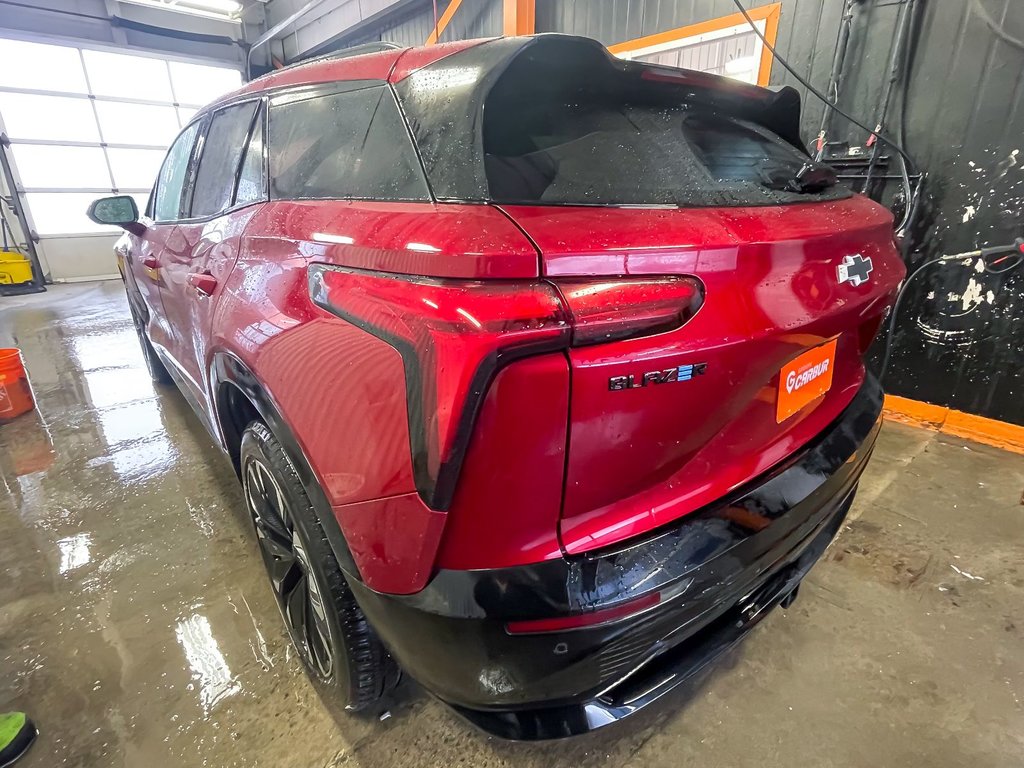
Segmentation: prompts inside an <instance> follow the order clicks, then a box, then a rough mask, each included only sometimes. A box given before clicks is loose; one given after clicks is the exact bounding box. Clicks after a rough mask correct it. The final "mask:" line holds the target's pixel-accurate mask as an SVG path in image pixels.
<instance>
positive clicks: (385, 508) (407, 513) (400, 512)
mask: <svg viewBox="0 0 1024 768" xmlns="http://www.w3.org/2000/svg"><path fill="white" fill-rule="evenodd" d="M334 515H335V517H337V518H338V522H339V523H340V524H341V529H342V530H343V531H344V532H345V538H346V539H347V541H348V546H349V549H350V550H351V551H352V557H353V558H354V559H355V561H356V565H357V566H358V567H359V572H360V573H361V574H362V576H363V579H364V581H365V582H366V584H367V585H368V586H370V587H371V588H372V589H374V590H376V591H377V592H390V593H392V594H406V593H410V592H417V591H419V590H420V589H422V588H423V586H424V585H425V584H426V583H427V580H428V579H429V578H430V575H431V573H432V572H433V568H434V557H435V555H436V553H437V547H438V542H439V541H440V539H441V532H442V531H443V530H444V524H445V513H444V512H436V511H434V510H432V509H429V508H428V507H426V506H425V505H424V504H423V502H422V500H421V499H420V497H419V495H418V494H415V493H407V494H404V495H402V496H391V497H388V498H385V499H374V500H372V501H363V502H358V503H355V504H347V505H345V506H341V507H335V508H334Z"/></svg>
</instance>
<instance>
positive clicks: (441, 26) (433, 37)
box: [424, 0, 462, 45]
mask: <svg viewBox="0 0 1024 768" xmlns="http://www.w3.org/2000/svg"><path fill="white" fill-rule="evenodd" d="M460 5H462V0H452V1H451V2H450V3H448V7H447V8H445V9H444V13H442V14H441V18H439V19H438V20H437V26H436V27H435V28H434V31H433V32H431V33H430V35H429V36H428V37H427V42H426V43H424V45H433V44H434V43H436V42H437V40H438V38H440V37H441V33H442V32H444V30H445V28H446V27H447V26H448V22H450V21H451V20H452V16H454V15H455V12H456V11H457V10H459V6H460Z"/></svg>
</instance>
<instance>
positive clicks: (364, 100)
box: [90, 35, 904, 738]
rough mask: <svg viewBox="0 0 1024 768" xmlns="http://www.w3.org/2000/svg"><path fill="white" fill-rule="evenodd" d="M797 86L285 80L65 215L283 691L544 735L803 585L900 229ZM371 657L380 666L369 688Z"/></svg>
mask: <svg viewBox="0 0 1024 768" xmlns="http://www.w3.org/2000/svg"><path fill="white" fill-rule="evenodd" d="M799 117H800V102H799V97H798V96H797V94H796V92H795V91H793V90H792V89H789V88H783V89H782V90H780V91H777V92H774V91H770V90H767V89H763V88H758V87H754V86H749V85H744V84H741V83H738V82H735V81H732V80H728V79H724V78H721V77H717V76H713V75H708V74H703V73H699V72H691V71H686V70H680V69H673V68H667V67H663V66H658V65H654V64H647V63H640V62H625V61H620V60H618V59H616V58H613V57H612V56H610V55H609V54H608V52H607V51H606V50H605V49H604V48H602V47H601V46H600V45H598V44H597V43H595V42H593V41H591V40H587V39H584V38H578V37H570V36H564V35H542V36H537V37H525V38H509V39H496V40H487V41H479V40H475V41H466V42H459V43H452V44H447V45H437V46H433V47H427V48H413V49H398V48H393V47H391V46H387V45H378V46H376V47H375V49H373V50H367V49H365V48H364V49H357V50H349V51H345V52H342V53H340V54H336V55H331V56H327V57H323V58H321V59H317V60H313V61H310V62H307V63H303V64H300V65H296V66H291V67H287V68H285V69H282V70H279V71H276V72H274V73H272V74H269V75H267V76H265V77H262V78H260V79H259V80H256V81H254V82H251V83H249V84H248V85H246V86H244V87H243V88H242V89H240V90H239V91H237V92H236V93H234V94H231V95H230V96H227V97H225V98H223V99H221V100H220V101H218V102H217V103H215V104H212V105H210V106H209V107H207V108H206V109H204V110H203V111H202V112H200V113H199V114H198V115H197V116H196V118H195V119H194V120H193V121H192V122H191V123H190V124H189V125H188V127H187V128H185V129H184V130H183V131H182V133H181V135H180V136H178V138H177V140H176V141H175V142H174V144H173V145H172V147H171V149H170V151H169V152H168V155H167V159H166V161H165V162H164V165H163V168H162V170H161V172H160V176H159V178H158V180H157V182H156V186H155V188H154V190H153V193H152V195H151V197H150V200H149V204H148V206H147V209H146V211H145V213H144V214H143V215H140V214H139V213H138V211H137V210H136V207H135V203H134V202H133V201H132V200H131V198H127V197H113V198H105V199H103V200H99V201H97V202H96V203H94V204H93V206H92V208H91V209H90V213H91V215H92V217H93V218H94V220H96V221H100V222H103V223H107V224H117V225H120V226H122V227H124V229H125V230H127V233H126V235H125V236H124V237H123V238H122V239H121V241H120V242H119V244H118V246H117V255H118V258H119V264H120V268H121V272H122V274H123V276H124V280H125V283H126V286H127V291H128V298H129V305H130V307H131V312H132V315H133V317H134V319H135V323H136V327H137V328H138V331H139V339H140V342H141V344H142V348H143V351H144V353H145V357H146V360H147V362H148V364H149V367H150V370H151V372H152V374H153V376H154V378H156V379H157V380H161V381H163V380H171V379H173V380H174V381H175V382H176V383H177V384H178V386H179V387H180V388H181V390H182V392H183V393H184V394H185V396H186V397H187V398H188V399H189V400H190V401H191V403H192V404H193V405H194V406H195V409H196V411H197V412H198V414H199V416H200V418H201V419H202V420H203V421H204V422H205V424H206V426H207V427H208V429H209V430H210V432H211V433H212V434H213V435H214V437H215V438H216V440H217V441H218V443H219V444H220V446H221V447H222V448H223V450H224V451H225V453H226V454H227V455H228V457H230V459H231V461H232V462H233V463H234V467H235V470H236V471H237V473H238V475H239V478H240V479H241V482H242V486H243V489H244V497H245V501H246V504H247V505H248V508H249V511H250V512H251V513H252V516H253V518H254V520H255V525H256V532H257V535H258V538H259V543H260V546H261V548H262V555H263V559H264V561H265V563H266V567H267V570H268V572H269V575H270V579H271V583H272V585H273V589H274V591H275V594H276V596H277V599H278V602H279V603H280V607H281V611H282V613H283V615H284V618H285V621H286V622H287V624H288V628H289V630H290V632H291V635H292V638H293V639H294V641H295V644H296V646H297V647H298V649H299V651H300V653H301V655H302V658H303V659H304V661H305V663H306V666H307V668H308V670H309V674H310V676H311V678H312V679H313V680H314V682H315V683H316V684H317V685H318V686H319V687H320V688H321V690H324V691H328V692H330V693H331V694H332V695H333V696H335V697H340V698H341V700H343V701H344V702H345V703H346V704H347V706H349V707H350V708H352V709H358V708H361V707H365V706H366V705H368V704H370V703H371V702H373V701H375V700H376V699H377V698H378V697H380V696H381V695H382V693H384V692H385V691H386V690H387V689H388V688H389V687H390V686H391V685H392V684H393V683H394V681H395V680H396V678H397V670H398V667H399V666H400V667H401V668H402V669H404V670H406V671H407V672H408V673H409V674H410V675H412V677H414V678H415V679H416V680H418V681H419V682H420V683H421V684H422V685H423V686H424V687H425V688H427V689H428V690H430V691H431V692H433V693H434V694H436V695H437V696H438V697H439V698H441V699H442V700H444V701H445V702H447V703H449V704H450V705H452V706H453V707H455V708H456V709H457V710H458V711H460V712H461V713H463V714H464V715H465V716H467V717H468V718H469V719H470V720H472V721H473V722H475V723H477V724H478V725H480V726H481V727H483V728H484V729H486V730H488V731H490V732H492V733H495V734H499V735H503V736H508V737H513V738H547V737H552V736H563V735H568V734H575V733H580V732H583V731H588V730H591V729H594V728H597V727H599V726H602V725H604V724H606V723H609V722H612V721H615V720H617V719H619V718H622V717H623V716H626V715H628V714H630V713H632V712H635V711H637V710H638V709H640V708H642V707H644V706H645V705H647V704H649V703H650V702H652V701H654V700H656V699H658V698H659V697H661V696H662V695H663V694H665V693H666V692H668V691H669V690H671V689H673V688H674V687H675V686H677V685H678V684H679V682H680V681H682V680H683V679H685V678H686V677H687V675H689V674H691V673H693V672H694V671H695V670H697V669H698V668H699V667H701V666H703V665H704V664H706V663H707V662H709V661H710V660H712V659H713V658H714V657H715V656H717V655H718V654H720V653H721V652H722V651H723V650H724V649H726V648H728V647H729V646H731V645H732V644H733V643H735V642H736V641H737V640H739V639H740V638H741V637H742V636H743V635H744V634H745V633H746V632H747V631H748V630H749V629H750V628H751V627H752V626H753V625H754V624H755V623H756V622H757V621H758V620H759V619H760V618H761V617H762V616H764V615H765V613H766V612H767V611H768V610H770V609H771V608H773V607H774V606H775V605H777V604H779V603H783V604H786V603H788V601H791V600H792V599H793V598H794V596H795V595H796V590H797V587H798V585H799V584H800V580H801V579H802V578H803V576H804V575H805V574H806V573H807V571H808V570H809V569H810V567H811V566H812V565H813V564H814V562H815V561H816V560H817V559H818V557H819V556H820V555H821V554H822V552H823V550H824V549H825V547H826V546H827V545H828V543H829V541H830V540H831V539H832V537H833V536H834V535H835V533H836V531H837V530H838V529H839V527H840V525H841V524H842V521H843V519H844V515H845V514H846V511H847V510H848V508H849V506H850V503H851V501H852V499H853V495H854V492H855V491H856V487H857V481H858V479H859V478H860V475H861V472H862V471H863V470H864V467H865V464H866V462H867V460H868V456H869V455H870V453H871V449H872V446H873V445H874V441H875V437H876V435H877V432H878V429H879V425H880V411H881V406H882V392H881V390H880V388H879V385H878V383H877V381H876V380H875V379H874V378H872V377H871V376H870V375H869V374H868V373H866V372H865V368H864V365H863V362H862V356H863V355H864V352H865V350H866V349H867V348H868V345H869V344H870V343H871V340H872V339H873V338H874V336H875V333H876V331H877V329H878V327H879V324H880V322H881V320H882V318H883V316H884V315H885V314H886V312H887V311H888V308H889V306H890V303H891V301H892V299H893V295H894V292H895V291H896V288H897V284H898V283H899V282H900V280H901V279H902V277H903V275H904V268H903V264H902V262H901V260H900V259H899V257H898V255H897V252H896V249H895V247H894V244H893V231H892V218H891V216H890V214H889V213H888V212H887V211H886V210H885V209H883V208H881V207H880V206H878V205H876V204H875V203H873V202H871V201H869V200H867V199H865V198H864V197H861V196H859V195H854V194H852V193H851V192H850V191H849V190H847V189H845V188H844V187H842V186H839V185H837V184H836V180H835V176H834V174H833V173H832V172H831V171H830V170H829V169H827V168H825V167H823V166H820V165H818V164H816V163H815V162H814V161H813V160H812V159H811V158H810V157H809V156H808V154H807V151H806V149H805V148H804V145H803V144H802V142H801V140H800V137H799V133H798V129H799ZM396 662H397V664H396Z"/></svg>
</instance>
